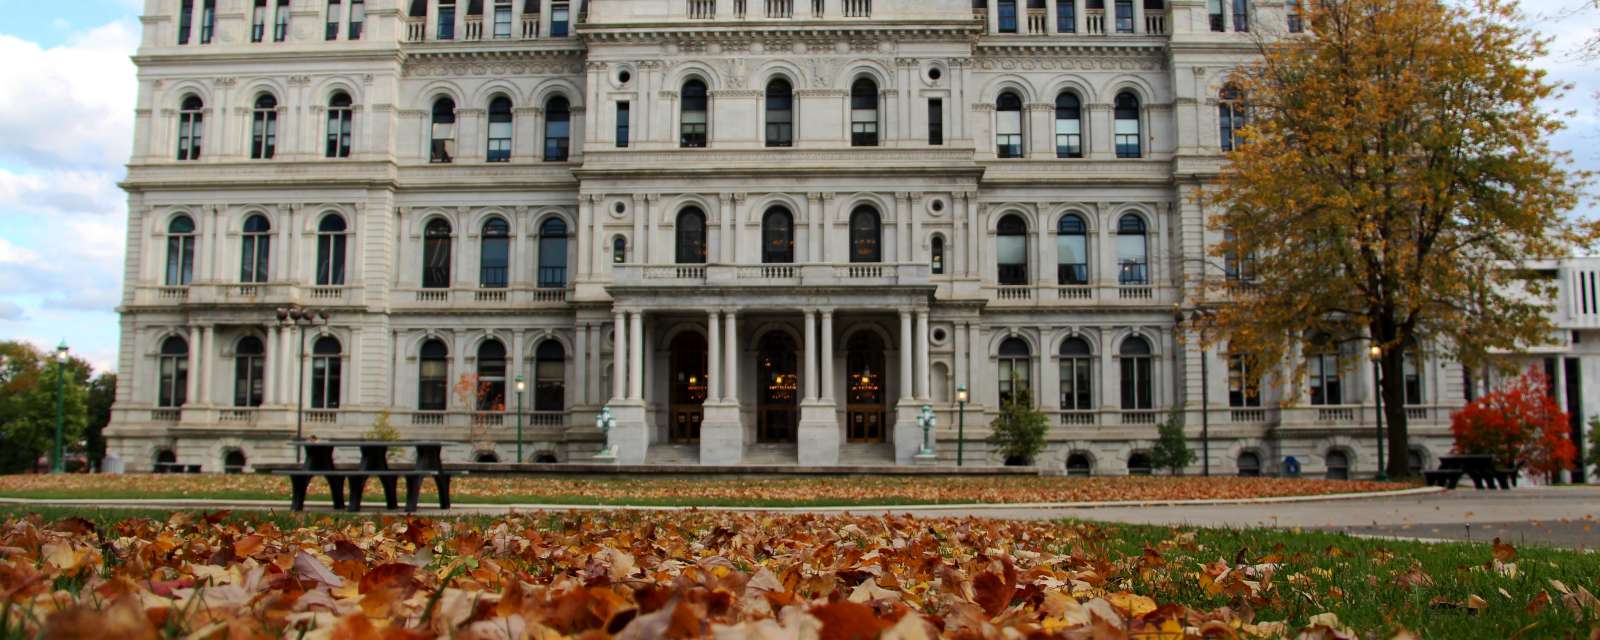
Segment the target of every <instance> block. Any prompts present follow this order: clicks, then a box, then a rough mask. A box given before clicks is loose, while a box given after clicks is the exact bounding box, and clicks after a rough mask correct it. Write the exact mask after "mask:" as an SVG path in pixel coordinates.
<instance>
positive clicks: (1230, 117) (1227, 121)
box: [1217, 84, 1244, 151]
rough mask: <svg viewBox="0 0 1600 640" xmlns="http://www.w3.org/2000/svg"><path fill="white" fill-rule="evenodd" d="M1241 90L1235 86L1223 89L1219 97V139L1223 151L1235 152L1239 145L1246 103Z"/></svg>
mask: <svg viewBox="0 0 1600 640" xmlns="http://www.w3.org/2000/svg"><path fill="white" fill-rule="evenodd" d="M1241 97H1242V96H1240V94H1239V89H1238V88H1237V87H1235V86H1233V85H1231V84H1230V85H1228V86H1226V87H1223V88H1222V93H1221V94H1219V95H1218V96H1217V124H1218V126H1219V127H1220V130H1219V132H1218V139H1219V140H1220V141H1221V144H1222V150H1223V151H1233V149H1234V147H1236V146H1238V144H1239V129H1242V128H1244V103H1243V101H1242V100H1241Z"/></svg>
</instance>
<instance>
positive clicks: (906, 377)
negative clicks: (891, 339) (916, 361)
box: [898, 309, 915, 402]
mask: <svg viewBox="0 0 1600 640" xmlns="http://www.w3.org/2000/svg"><path fill="white" fill-rule="evenodd" d="M912 359H913V358H912V351H911V311H910V310H909V309H906V310H902V311H901V312H900V380H898V382H899V386H900V401H901V402H906V401H910V400H912V399H913V398H914V397H915V383H914V382H913V379H914V376H915V374H914V373H912Z"/></svg>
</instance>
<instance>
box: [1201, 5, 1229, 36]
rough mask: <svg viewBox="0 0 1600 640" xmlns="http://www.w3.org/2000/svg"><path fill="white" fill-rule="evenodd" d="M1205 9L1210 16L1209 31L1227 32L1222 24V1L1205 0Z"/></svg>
mask: <svg viewBox="0 0 1600 640" xmlns="http://www.w3.org/2000/svg"><path fill="white" fill-rule="evenodd" d="M1206 9H1207V12H1208V13H1209V14H1210V15H1211V30H1212V31H1227V30H1228V28H1227V26H1226V25H1224V24H1223V23H1222V0H1206Z"/></svg>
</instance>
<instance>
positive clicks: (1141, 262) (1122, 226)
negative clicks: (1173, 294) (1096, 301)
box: [1117, 213, 1150, 285]
mask: <svg viewBox="0 0 1600 640" xmlns="http://www.w3.org/2000/svg"><path fill="white" fill-rule="evenodd" d="M1148 239H1149V234H1148V229H1147V228H1146V227H1145V224H1144V218H1141V217H1139V216H1137V215H1134V214H1131V213H1130V214H1127V215H1125V216H1122V219H1121V220H1118V221H1117V271H1118V273H1117V282H1118V283H1120V284H1125V285H1147V284H1150V260H1149V255H1150V247H1149V242H1148Z"/></svg>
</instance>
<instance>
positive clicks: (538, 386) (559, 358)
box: [533, 340, 567, 411]
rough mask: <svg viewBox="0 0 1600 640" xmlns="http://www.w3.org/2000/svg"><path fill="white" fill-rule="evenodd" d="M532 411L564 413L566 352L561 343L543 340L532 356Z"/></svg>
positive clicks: (565, 403)
mask: <svg viewBox="0 0 1600 640" xmlns="http://www.w3.org/2000/svg"><path fill="white" fill-rule="evenodd" d="M533 362H534V365H533V410H534V411H565V410H566V406H567V352H566V349H563V348H561V343H560V342H556V341H555V340H545V341H544V342H541V343H539V348H538V350H536V351H534V354H533Z"/></svg>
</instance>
